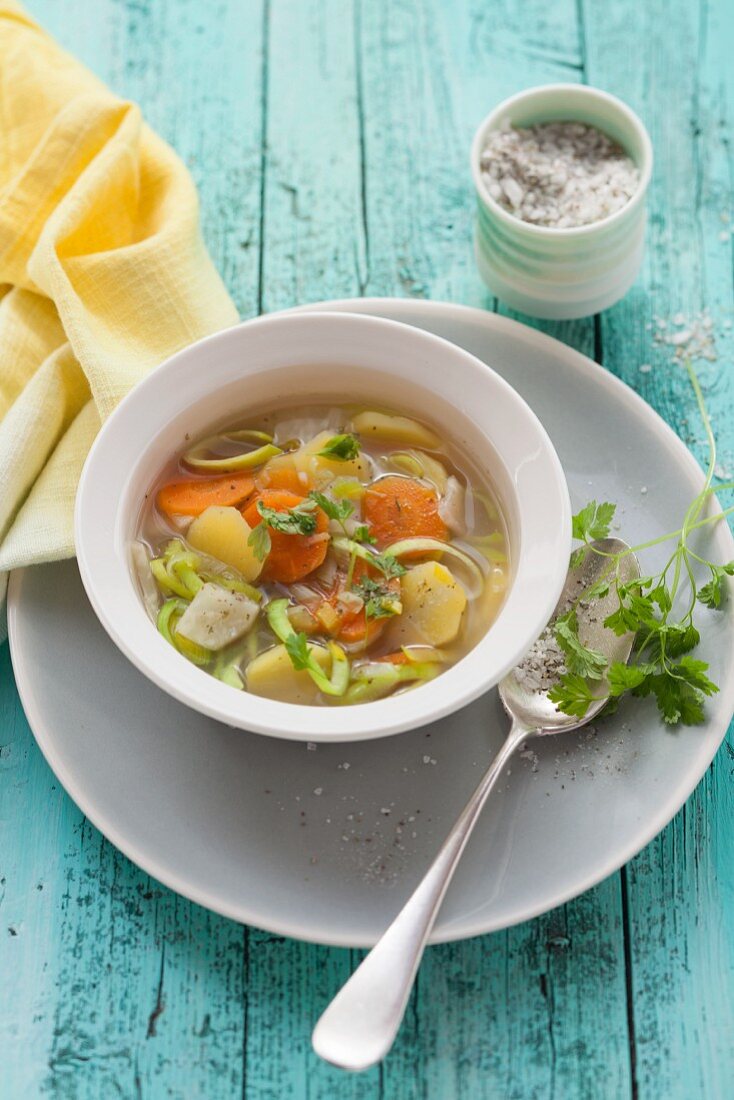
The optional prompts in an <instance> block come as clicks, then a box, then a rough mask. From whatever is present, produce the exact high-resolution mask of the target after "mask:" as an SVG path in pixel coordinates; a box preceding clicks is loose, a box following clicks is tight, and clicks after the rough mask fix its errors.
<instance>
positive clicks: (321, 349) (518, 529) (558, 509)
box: [75, 313, 570, 741]
mask: <svg viewBox="0 0 734 1100" xmlns="http://www.w3.org/2000/svg"><path fill="white" fill-rule="evenodd" d="M298 398H302V399H303V401H304V403H306V402H309V401H319V400H320V401H324V400H333V401H348V400H354V399H356V400H358V401H368V402H370V401H374V402H376V403H377V404H379V405H387V406H393V407H396V408H401V409H405V410H410V411H412V412H413V413H414V414H415V415H416V416H418V417H422V418H425V419H426V420H427V421H429V422H433V423H435V424H440V425H442V426H443V427H444V428H445V430H446V432H447V433H448V434H450V436H451V438H452V439H453V441H454V442H455V443H456V444H457V445H458V446H460V447H465V448H467V449H468V450H469V451H470V452H471V454H472V456H473V458H474V460H475V462H476V463H477V464H478V466H479V467H480V469H481V470H482V471H483V472H484V473H485V474H486V476H487V478H488V480H490V482H491V483H492V484H493V486H494V488H495V492H496V493H497V496H498V499H499V501H500V504H501V506H502V509H503V511H504V514H505V517H506V521H507V524H508V529H509V541H510V555H511V562H512V581H511V586H510V590H509V593H508V596H507V599H506V601H505V603H504V605H503V607H502V609H501V611H500V613H499V616H498V618H497V619H496V621H495V622H494V624H493V625H492V627H491V629H490V630H489V631H488V633H487V634H486V635H485V637H484V638H483V639H482V640H481V641H480V642H479V643H478V644H477V645H476V646H475V647H474V649H473V650H471V652H470V653H468V654H467V656H465V657H464V658H463V659H462V660H460V661H459V662H458V663H457V664H456V665H454V666H453V667H452V668H450V669H448V670H447V671H446V672H445V673H443V674H442V675H441V676H440V677H438V678H437V679H436V680H433V681H431V682H429V683H427V684H423V685H421V686H420V687H419V688H417V689H415V690H414V691H411V692H408V693H405V694H402V695H397V696H394V697H393V698H388V699H383V700H380V701H378V702H373V703H367V704H364V705H362V706H350V707H307V706H299V705H295V704H291V703H282V702H277V701H274V700H270V699H264V698H260V697H258V696H254V695H249V694H247V693H246V692H241V691H237V690H235V689H234V688H231V687H229V686H227V685H226V684H223V683H220V682H219V681H218V680H216V679H215V678H214V677H212V676H210V675H208V674H207V673H205V672H203V671H202V670H201V669H198V668H196V667H195V666H194V665H192V664H191V663H190V662H189V661H187V660H186V659H185V658H184V657H182V656H181V655H180V654H179V653H177V652H176V651H175V650H174V649H173V648H172V647H171V646H170V645H169V644H168V643H167V642H166V641H165V640H164V639H163V638H162V637H161V635H160V634H159V633H158V631H157V630H156V628H155V625H154V624H153V623H152V622H151V621H150V619H149V618H148V615H147V614H146V612H145V610H144V607H143V604H142V602H141V600H140V597H139V595H138V592H137V588H136V585H135V582H134V580H133V575H132V570H131V562H130V546H131V541H132V539H133V538H134V536H135V532H136V528H137V524H138V521H139V517H140V514H141V509H142V506H143V503H144V499H145V494H146V493H147V492H148V490H149V489H150V486H151V483H152V482H153V481H154V479H155V477H156V475H157V474H158V472H159V470H161V468H162V467H163V466H164V465H165V463H166V462H167V461H169V460H170V458H171V457H172V456H173V455H174V454H175V453H176V452H178V451H179V450H180V448H181V446H182V443H183V440H184V437H185V435H186V433H188V434H189V435H190V436H191V437H192V438H196V437H197V436H202V435H206V434H207V433H208V432H209V431H210V430H212V429H213V428H214V426H215V425H216V426H217V427H218V426H219V425H221V423H222V422H223V421H225V422H226V420H227V419H230V418H231V417H232V416H233V415H239V414H240V413H246V412H247V409H248V406H252V407H256V406H259V407H262V406H263V405H264V404H267V403H273V404H277V403H278V402H279V401H283V400H287V401H288V402H291V403H292V402H293V400H294V399H298ZM75 529H76V548H77V556H78V559H79V568H80V571H81V576H82V580H83V582H84V586H85V588H86V590H87V594H88V596H89V599H90V601H91V603H92V606H93V608H94V610H95V611H96V613H97V615H98V617H99V619H100V620H101V622H102V624H103V626H104V627H105V629H106V630H107V632H108V633H109V635H110V636H111V638H112V639H113V640H114V641H115V642H116V644H117V645H118V646H119V648H120V649H121V650H122V652H123V653H124V654H125V655H126V656H127V657H128V658H129V659H130V660H131V661H132V662H133V664H135V665H136V666H137V667H138V668H139V669H140V670H141V672H143V673H145V675H146V676H148V677H149V678H150V679H151V680H153V681H154V682H155V683H156V684H158V685H159V687H161V688H163V690H164V691H167V692H169V693H170V694H171V695H173V696H174V697H175V698H176V699H179V700H180V701H181V702H184V703H187V704H188V705H189V706H191V707H193V708H194V709H196V710H198V711H201V712H202V713H204V714H208V715H210V716H211V717H213V718H217V719H219V720H221V721H222V722H226V723H227V724H228V725H230V726H235V727H240V728H243V729H249V730H255V731H257V732H259V733H264V734H271V735H272V736H275V737H285V738H291V739H295V740H302V741H353V740H359V739H363V738H370V737H381V736H383V735H385V734H391V733H398V732H399V731H401V730H406V729H409V728H411V727H414V726H420V725H423V724H424V723H426V722H430V721H432V720H433V719H436V718H439V717H441V716H442V715H445V714H448V713H449V712H450V711H454V710H457V709H458V708H459V707H461V706H464V705H465V704H466V703H469V702H470V701H471V700H472V699H475V698H476V697H477V696H478V695H480V694H481V693H482V692H484V691H486V690H487V689H488V688H490V687H492V685H493V684H496V683H497V681H498V680H499V679H500V678H501V677H502V676H503V675H504V673H505V672H507V671H508V670H509V669H510V668H511V667H512V666H513V665H514V664H516V663H517V662H518V661H519V660H520V659H521V658H522V657H523V656H524V654H525V652H526V650H527V649H528V648H529V647H530V645H531V644H532V643H533V641H534V640H535V638H536V637H537V635H538V634H539V633H540V632H541V630H542V629H543V627H544V626H545V624H546V622H547V620H548V618H549V617H550V614H551V612H552V610H553V608H554V606H555V603H556V600H557V598H558V595H559V593H560V590H561V587H562V585H563V581H564V578H565V575H566V570H567V565H568V554H569V550H570V504H569V497H568V489H567V486H566V481H565V478H564V475H563V470H562V469H561V465H560V462H559V460H558V457H557V455H556V453H555V451H554V449H553V446H552V444H551V442H550V440H549V438H548V436H547V435H546V433H545V431H544V429H543V427H542V425H541V424H540V422H539V421H538V419H537V418H536V416H535V415H534V413H533V412H532V411H531V410H530V409H529V408H528V406H527V405H526V404H525V402H524V401H523V400H522V398H521V397H519V396H518V394H517V393H516V392H515V391H514V390H513V389H512V388H511V387H510V386H509V385H508V384H507V383H506V382H505V381H504V380H503V379H502V378H500V377H499V375H497V374H495V373H494V371H492V370H490V369H489V368H488V367H486V366H485V365H484V363H481V362H480V361H479V360H478V359H475V358H474V357H473V356H472V355H469V354H468V353H467V352H465V351H462V350H461V349H460V348H458V347H456V346H455V345H453V344H450V343H448V342H447V341H445V340H442V339H440V338H439V337H437V336H433V335H431V334H429V333H427V332H423V331H421V330H419V329H415V328H411V327H410V326H408V325H403V324H398V323H396V322H394V321H385V320H382V319H378V318H375V317H366V316H357V315H352V314H336V313H319V314H297V313H294V314H276V315H274V316H271V317H264V318H261V319H259V320H255V321H249V322H247V323H246V324H243V325H239V326H237V327H235V328H231V329H227V330H226V331H224V332H221V333H218V334H217V335H215V336H210V337H208V338H207V339H205V340H201V341H199V343H197V344H193V345H192V346H191V347H188V348H186V349H185V350H184V351H181V352H179V353H178V354H177V355H174V356H173V357H172V358H171V359H169V360H167V361H166V362H165V363H163V364H162V365H161V366H160V367H158V368H157V369H156V370H154V371H153V372H152V374H150V375H149V376H148V377H147V378H146V379H145V380H144V381H143V382H142V383H140V385H138V386H137V387H136V388H135V389H134V390H133V391H132V393H130V394H129V396H128V397H127V398H125V400H124V401H123V402H122V403H121V404H120V406H119V407H118V408H117V410H116V411H115V413H114V414H113V415H112V416H111V417H110V419H109V420H108V421H107V422H106V423H105V425H104V426H103V428H102V430H101V432H100V434H99V436H98V437H97V439H96V441H95V443H94V446H93V447H92V450H91V452H90V454H89V457H88V459H87V462H86V465H85V467H84V470H83V473H82V477H81V482H80V485H79V491H78V495H77V502H76V516H75ZM172 732H175V731H172Z"/></svg>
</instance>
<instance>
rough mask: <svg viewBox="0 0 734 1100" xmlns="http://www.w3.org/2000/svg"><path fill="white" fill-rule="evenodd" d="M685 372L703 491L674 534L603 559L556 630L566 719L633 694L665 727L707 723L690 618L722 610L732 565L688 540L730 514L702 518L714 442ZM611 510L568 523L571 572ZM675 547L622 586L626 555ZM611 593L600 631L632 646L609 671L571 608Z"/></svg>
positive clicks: (553, 695)
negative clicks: (700, 437)
mask: <svg viewBox="0 0 734 1100" xmlns="http://www.w3.org/2000/svg"><path fill="white" fill-rule="evenodd" d="M685 365H686V369H687V371H688V375H689V378H690V380H691V385H692V386H693V390H694V393H695V395H696V401H697V403H698V408H699V411H700V413H701V417H702V419H703V422H704V426H705V429H706V435H707V439H708V444H709V462H708V468H707V473H706V480H705V482H704V487H703V489H702V491H701V492H700V493H699V494H698V496H697V497H696V498H695V499H694V500H693V501H692V502H691V504H690V506H689V508H688V510H687V511H686V513H685V516H684V519H683V523H682V526H681V527H680V529H679V530H677V531H673V532H671V533H670V534H667V535H663V536H661V537H659V538H656V539H652V540H650V541H649V542H646V543H643V544H641V545H639V546H634V547H631V548H630V549H629V550H623V551H621V552H620V553H617V554H602V556H603V557H605V558H607V561H608V569H607V571H606V573H605V574H604V576H603V577H602V578H601V580H599V581H597V582H596V583H595V584H594V585H593V586H591V587H590V588H587V589H586V590H585V591H584V592H582V593H581V595H580V596H579V598H578V600H577V601H576V604H575V606H574V607H573V608H572V609H571V610H570V611H569V612H567V613H566V614H565V615H563V616H561V617H560V618H559V619H557V620H556V622H555V623H554V626H553V629H554V633H555V637H556V641H557V642H558V644H559V646H560V647H561V649H562V650H563V652H564V654H565V658H566V667H567V669H568V672H567V673H566V674H565V675H564V676H562V677H561V679H560V681H559V683H558V684H557V685H556V686H555V687H553V688H552V690H551V692H550V693H549V697H550V699H551V700H552V702H554V703H555V704H556V706H557V707H558V709H559V710H561V711H563V712H564V713H565V714H570V715H574V716H575V717H578V718H583V717H584V715H585V714H586V712H587V711H588V709H589V706H590V705H591V703H592V702H595V701H597V700H600V699H604V700H605V701H607V702H614V701H616V700H617V699H619V698H620V697H621V696H622V695H625V694H626V693H628V692H631V693H632V694H633V695H635V696H649V695H652V696H654V698H655V701H656V703H657V706H658V710H659V712H660V715H661V717H662V718H663V720H664V721H665V722H666V723H667V724H668V725H677V724H678V723H682V724H684V725H696V724H698V723H700V722H702V721H703V720H704V703H705V700H706V698H707V697H709V696H711V695H714V694H715V693H716V692H717V691H718V690H719V689H718V687H717V685H716V684H715V683H714V682H713V681H712V680H711V679H710V678H709V677H708V675H707V672H708V665H707V663H706V662H705V661H701V660H698V659H697V658H695V657H693V656H691V651H692V650H693V649H695V648H696V646H697V645H698V643H699V641H700V634H699V631H698V628H697V626H696V625H695V623H694V615H695V612H696V608H697V606H698V604H703V605H704V606H706V607H709V608H712V609H717V608H720V607H721V606H722V602H723V600H724V596H725V578H726V577H727V576H734V561H732V562H728V563H727V564H725V565H718V564H716V563H715V562H712V561H709V560H707V559H706V558H703V557H701V556H700V555H699V554H697V553H696V552H695V551H694V550H693V549H692V548H691V546H690V545H689V539H690V536H691V533H692V532H693V531H694V530H696V529H697V528H700V527H704V526H707V525H709V524H711V523H715V522H717V521H719V520H721V519H724V518H725V517H727V516H729V515H731V514H732V513H733V512H734V507H730V508H727V509H725V510H724V511H723V512H719V513H717V514H716V515H714V516H709V517H706V518H704V519H701V518H700V517H701V513H702V511H703V509H704V507H705V505H706V502H707V501H708V500H709V498H710V496H711V494H712V493H713V492H714V488H713V487H712V481H713V476H714V469H715V466H716V442H715V439H714V435H713V431H712V428H711V422H710V420H709V416H708V412H707V411H706V405H705V401H704V398H703V394H702V392H701V387H700V384H699V381H698V378H697V376H696V373H695V371H694V370H693V367H692V366H691V364H690V363H689V362H687V363H686V364H685ZM731 488H734V482H729V483H726V484H723V485H718V486H717V487H716V490H717V491H721V490H722V489H731ZM615 508H616V506H615V505H614V504H610V503H608V502H605V503H602V504H598V503H597V502H596V501H591V502H590V503H589V504H587V505H586V507H585V508H582V509H581V511H580V512H579V513H577V515H575V516H574V517H573V535H574V538H576V539H578V540H579V541H580V542H581V543H582V545H581V546H580V547H579V548H578V549H577V550H576V551H574V555H573V557H572V565H573V566H577V565H578V564H580V562H581V561H582V560H583V557H584V556H585V555H586V554H588V553H597V554H598V553H601V551H599V550H598V549H596V548H595V547H594V546H592V545H591V544H592V542H593V541H594V540H595V539H603V538H605V537H606V536H607V535H608V534H609V530H610V527H611V524H612V520H613V519H614V514H615ZM672 539H675V547H674V549H673V552H672V553H671V555H670V557H669V558H668V560H667V562H666V563H665V565H664V567H663V569H662V570H661V571H660V572H659V573H657V574H651V575H649V576H643V577H639V578H636V579H635V580H632V581H630V582H628V583H622V582H621V580H620V563H621V561H622V559H623V558H624V557H625V556H626V555H627V554H630V553H639V552H640V551H642V550H647V549H649V548H650V547H652V546H656V545H659V544H661V543H664V542H668V541H670V540H672ZM696 563H697V564H698V565H699V566H703V567H704V568H706V569H708V570H709V571H710V574H711V576H710V580H708V581H707V583H705V584H703V585H702V586H701V587H698V585H697V581H696V576H695V573H694V564H696ZM685 579H687V580H688V582H689V587H690V592H689V595H688V599H687V600H686V599H685V598H684V596H683V592H682V582H683V581H684V580H685ZM612 589H613V591H614V594H615V595H616V598H617V606H616V607H615V609H614V610H613V611H612V612H611V614H609V615H608V616H607V618H606V619H605V620H604V626H605V627H607V629H609V630H613V631H614V632H615V634H617V635H619V636H621V635H623V634H627V633H629V632H631V633H634V635H635V645H634V650H633V654H632V658H631V660H630V663H629V664H624V663H622V662H614V663H612V664H611V665H607V662H606V660H605V658H604V657H603V656H602V654H600V653H596V652H595V651H594V650H591V649H589V648H588V647H586V646H585V645H584V644H583V643H582V642H581V640H580V638H579V634H578V621H577V617H576V607H577V606H578V604H579V603H580V602H581V600H584V601H589V600H590V599H593V598H602V597H604V596H605V595H607V594H608V593H609V591H610V590H612ZM681 603H682V604H683V608H682V610H680V608H681ZM600 689H601V690H600Z"/></svg>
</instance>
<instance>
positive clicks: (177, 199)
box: [0, 0, 237, 638]
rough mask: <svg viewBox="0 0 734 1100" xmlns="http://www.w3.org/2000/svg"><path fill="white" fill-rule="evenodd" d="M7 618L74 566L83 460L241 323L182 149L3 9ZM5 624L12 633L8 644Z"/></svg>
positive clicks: (16, 9)
mask: <svg viewBox="0 0 734 1100" xmlns="http://www.w3.org/2000/svg"><path fill="white" fill-rule="evenodd" d="M0 58H1V59H2V63H1V65H0V101H1V104H2V110H1V111H0V471H1V473H0V605H2V603H3V602H4V601H3V594H4V591H5V587H6V585H7V571H8V570H10V569H15V568H17V567H19V566H23V565H29V564H32V563H35V562H46V561H52V560H54V559H59V558H67V557H71V556H73V554H74V537H73V524H72V518H73V507H74V496H75V493H76V487H77V483H78V480H79V474H80V472H81V468H82V465H83V463H84V459H85V457H86V455H87V452H88V450H89V447H90V445H91V443H92V440H93V439H94V436H95V434H96V432H97V431H98V430H99V426H100V423H101V421H103V420H104V419H105V417H107V416H109V414H110V413H111V412H112V410H113V409H114V408H115V406H116V404H117V403H118V401H119V400H120V399H121V398H122V397H123V396H124V395H125V394H126V393H127V392H128V390H130V389H131V388H132V387H133V386H134V385H135V384H136V382H138V381H139V380H140V379H141V378H142V377H143V376H144V375H145V374H146V373H147V372H148V371H149V370H150V369H151V368H152V367H154V366H156V364H158V363H160V362H161V361H162V360H163V359H165V358H166V357H167V356H169V355H171V354H172V353H173V352H175V351H177V350H178V349H179V348H181V347H183V346H185V345H186V344H189V343H191V342H192V341H193V340H197V339H198V338H199V337H201V336H204V335H206V334H207V333H210V332H214V331H216V330H217V329H221V328H224V327H226V326H227V325H231V324H233V323H234V322H235V321H236V320H237V314H236V311H235V307H234V305H233V303H232V301H231V300H230V298H229V296H228V295H227V292H226V290H225V288H224V286H223V284H222V282H221V280H220V278H219V276H218V275H217V273H216V271H215V269H214V267H213V265H212V262H211V260H210V258H209V256H208V255H207V252H206V249H205V248H204V244H203V241H202V239H201V233H200V230H199V220H198V204H197V196H196V191H195V188H194V185H193V183H192V180H191V178H190V177H189V174H188V172H187V170H186V168H185V167H184V165H183V164H182V163H181V161H180V160H179V159H178V157H177V156H176V154H175V153H174V152H173V150H172V149H171V148H170V147H169V146H168V145H166V144H165V142H163V141H161V139H160V138H158V137H157V136H156V135H155V134H154V133H153V132H152V131H151V130H150V129H149V128H148V127H147V126H146V125H145V124H144V123H143V122H142V120H141V117H140V112H139V110H138V108H137V107H136V106H135V104H133V103H128V102H125V101H123V100H121V99H118V98H117V97H116V96H114V95H113V94H112V93H111V92H110V91H109V90H108V89H106V88H105V87H104V85H102V84H101V83H100V82H99V81H98V80H97V79H96V78H95V77H94V76H92V74H91V73H90V72H88V71H87V70H86V69H85V68H84V67H83V66H81V65H80V64H79V63H78V62H76V61H75V60H74V59H73V58H71V57H70V56H69V55H68V54H66V53H64V52H63V51H62V50H61V49H60V48H59V47H58V46H57V45H56V44H55V43H54V42H53V41H52V40H51V39H50V38H49V37H48V36H47V35H46V34H45V33H44V32H43V31H42V30H41V29H40V28H39V27H38V26H37V25H36V24H35V23H33V21H32V20H31V19H29V17H28V16H27V15H26V13H25V12H24V11H23V9H22V8H21V7H20V6H19V5H18V4H17V3H14V2H12V0H0ZM1 637H2V626H0V638H1Z"/></svg>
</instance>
